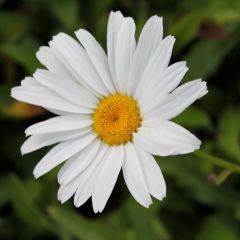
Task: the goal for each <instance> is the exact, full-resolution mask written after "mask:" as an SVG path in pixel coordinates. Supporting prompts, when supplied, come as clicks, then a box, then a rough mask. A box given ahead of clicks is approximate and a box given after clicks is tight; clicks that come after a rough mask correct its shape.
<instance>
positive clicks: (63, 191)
mask: <svg viewBox="0 0 240 240" xmlns="http://www.w3.org/2000/svg"><path fill="white" fill-rule="evenodd" d="M78 184H79V183H78V178H77V179H74V180H73V181H72V182H70V183H69V184H68V185H61V186H60V187H59V189H58V194H57V199H58V200H59V201H60V202H61V203H65V202H66V201H67V200H69V199H70V198H71V197H72V195H73V194H74V193H75V192H76V190H77V187H78Z"/></svg>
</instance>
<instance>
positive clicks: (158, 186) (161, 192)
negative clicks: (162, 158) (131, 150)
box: [135, 146, 166, 200]
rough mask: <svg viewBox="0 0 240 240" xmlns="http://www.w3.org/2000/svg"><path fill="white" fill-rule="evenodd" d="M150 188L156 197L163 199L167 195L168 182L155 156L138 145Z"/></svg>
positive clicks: (137, 148)
mask: <svg viewBox="0 0 240 240" xmlns="http://www.w3.org/2000/svg"><path fill="white" fill-rule="evenodd" d="M135 148H136V150H137V152H138V156H139V159H140V162H141V166H142V169H143V173H144V177H145V179H146V183H147V186H148V189H149V191H150V193H151V195H153V196H154V197H155V198H157V199H159V200H162V199H163V198H164V197H165V196H166V183H165V180H164V178H163V175H162V171H161V169H160V167H159V166H158V164H157V162H156V161H155V159H154V157H153V156H152V155H151V154H149V153H147V152H145V151H143V150H142V149H141V148H139V147H136V146H135Z"/></svg>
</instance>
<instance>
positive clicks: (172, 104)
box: [143, 80, 207, 119]
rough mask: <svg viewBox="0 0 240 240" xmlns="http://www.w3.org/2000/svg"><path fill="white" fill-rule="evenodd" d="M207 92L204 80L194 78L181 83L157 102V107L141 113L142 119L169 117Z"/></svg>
mask: <svg viewBox="0 0 240 240" xmlns="http://www.w3.org/2000/svg"><path fill="white" fill-rule="evenodd" d="M206 93H207V87H206V82H202V81H201V80H195V81H191V82H188V83H185V84H183V85H181V86H180V87H178V88H176V90H174V91H173V92H172V93H171V94H169V95H168V96H167V97H166V98H165V99H164V100H161V101H160V102H159V105H158V106H159V107H157V108H155V109H153V110H151V111H149V112H147V113H145V114H143V117H144V119H147V118H157V119H171V118H174V117H175V116H177V115H178V114H180V113H181V112H183V111H184V110H185V109H186V108H187V107H188V106H189V105H191V104H192V103H193V102H194V101H195V100H197V99H198V98H200V97H202V96H203V95H205V94H206Z"/></svg>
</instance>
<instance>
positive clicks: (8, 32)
mask: <svg viewBox="0 0 240 240" xmlns="http://www.w3.org/2000/svg"><path fill="white" fill-rule="evenodd" d="M28 23H29V19H28V18H27V17H26V16H24V15H21V14H19V13H16V12H4V11H2V12H0V42H9V41H15V40H17V39H18V38H19V37H20V36H22V35H23V34H24V33H25V32H26V30H27V29H28Z"/></svg>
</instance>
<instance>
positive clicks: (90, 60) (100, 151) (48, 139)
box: [12, 11, 207, 212]
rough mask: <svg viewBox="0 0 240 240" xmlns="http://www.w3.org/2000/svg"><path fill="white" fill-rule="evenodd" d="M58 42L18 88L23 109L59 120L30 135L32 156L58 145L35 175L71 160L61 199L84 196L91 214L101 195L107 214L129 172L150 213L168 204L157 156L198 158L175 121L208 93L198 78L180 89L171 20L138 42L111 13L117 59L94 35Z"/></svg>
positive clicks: (180, 66) (111, 46)
mask: <svg viewBox="0 0 240 240" xmlns="http://www.w3.org/2000/svg"><path fill="white" fill-rule="evenodd" d="M75 34H76V36H77V38H78V40H79V41H80V43H81V44H80V43H78V42H77V41H76V40H75V39H73V38H72V37H70V36H68V35H67V34H64V33H59V34H58V35H56V36H54V37H53V39H52V40H51V41H50V42H49V47H41V48H40V50H39V51H38V52H37V58H38V59H39V61H40V62H41V63H42V64H43V65H45V66H46V68H47V70H43V69H38V70H37V71H36V72H35V73H34V74H33V77H26V78H25V79H24V80H23V81H22V82H21V86H19V87H15V88H13V89H12V96H13V97H14V98H16V99H18V100H20V101H23V102H27V103H31V104H35V105H38V106H42V107H44V108H46V109H47V110H49V111H50V112H53V113H55V114H56V115H58V116H56V117H53V118H51V119H49V120H46V121H43V122H40V123H37V124H34V125H32V126H30V127H29V128H27V129H26V135H29V136H30V137H29V138H28V139H27V140H26V142H25V143H24V144H23V146H22V148H21V151H22V153H23V154H25V153H29V152H32V151H35V150H37V149H40V148H42V147H45V146H48V145H53V144H56V145H55V146H54V147H53V148H52V149H51V150H50V151H49V152H48V153H47V154H46V155H45V156H44V157H43V158H42V159H41V161H40V162H39V163H38V164H37V166H36V167H35V169H34V172H33V173H34V176H35V177H36V178H38V177H40V176H42V175H43V174H45V173H47V172H48V171H50V170H51V169H53V168H54V167H55V166H57V165H58V164H61V163H63V162H65V163H64V165H63V166H62V168H61V170H60V171H59V173H58V182H59V184H60V188H59V191H58V199H59V200H60V201H61V202H62V203H63V202H65V201H67V200H68V199H69V198H70V197H71V196H73V195H74V204H75V206H76V207H79V206H81V205H82V204H83V203H85V202H86V201H87V200H88V199H89V198H90V197H92V203H93V209H94V211H95V212H102V210H103V209H104V207H105V205H106V203H107V200H108V198H109V196H110V194H111V192H112V190H113V187H114V185H115V183H116V180H117V177H118V175H119V172H120V170H121V169H122V171H123V176H124V179H125V182H126V185H127V187H128V189H129V191H130V192H131V194H132V195H133V197H134V198H135V199H136V200H137V201H138V202H139V203H140V204H142V205H143V206H145V207H148V206H149V205H150V204H151V203H152V199H151V195H152V196H153V197H155V198H157V199H160V200H162V199H163V198H164V197H165V195H166V185H165V181H164V178H163V175H162V172H161V170H160V168H159V166H158V165H157V163H156V162H155V160H154V158H153V156H152V155H159V156H167V155H176V154H185V153H190V152H193V151H194V150H196V149H198V148H199V147H200V144H201V142H200V141H199V140H198V139H197V138H196V137H195V136H194V135H192V134H191V133H190V132H189V131H187V130H186V129H184V128H183V127H181V126H179V125H177V124H175V123H173V122H171V121H169V120H170V119H171V118H173V117H175V116H177V115H178V114H180V113H181V112H182V111H184V110H185V109H186V108H187V107H188V106H189V105H190V104H192V103H193V102H194V101H195V100H196V99H198V98H200V97H202V96H203V95H205V94H206V93H207V87H206V83H205V82H202V81H201V80H195V81H191V82H188V83H185V84H183V85H181V86H180V87H177V86H178V85H179V83H180V81H181V80H182V78H183V76H184V74H185V73H186V72H187V70H188V68H187V67H186V63H185V62H177V63H174V64H171V65H169V61H170V57H171V53H172V48H173V44H174V38H173V37H172V36H168V37H165V38H164V39H163V27H162V18H160V17H158V16H153V17H151V18H150V19H149V20H148V21H147V22H146V24H145V26H144V27H143V30H142V32H141V35H140V38H139V40H138V43H137V44H136V40H135V24H134V21H133V19H132V18H130V17H124V16H123V15H122V14H121V13H120V12H119V11H118V12H111V14H110V16H109V21H108V28H107V55H106V53H105V52H104V50H103V49H102V47H101V46H100V45H99V44H98V42H97V41H96V40H95V38H94V37H93V36H92V35H91V34H90V33H89V32H87V31H86V30H83V29H80V30H78V31H76V32H75Z"/></svg>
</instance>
